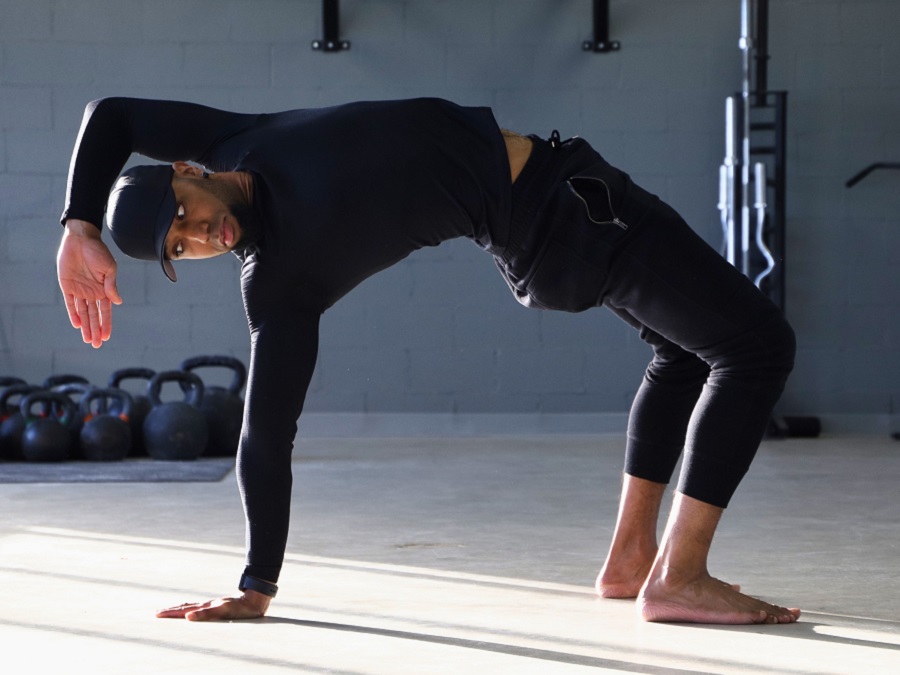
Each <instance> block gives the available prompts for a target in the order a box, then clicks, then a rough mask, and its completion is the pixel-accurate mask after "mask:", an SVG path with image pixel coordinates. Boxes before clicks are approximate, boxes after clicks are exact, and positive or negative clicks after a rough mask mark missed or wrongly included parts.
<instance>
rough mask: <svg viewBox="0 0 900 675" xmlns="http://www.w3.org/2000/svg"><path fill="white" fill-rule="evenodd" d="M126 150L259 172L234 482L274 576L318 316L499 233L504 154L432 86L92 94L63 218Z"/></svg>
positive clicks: (99, 198) (92, 199)
mask: <svg viewBox="0 0 900 675" xmlns="http://www.w3.org/2000/svg"><path fill="white" fill-rule="evenodd" d="M132 153H139V154H142V155H145V156H147V157H150V158H152V159H155V160H160V161H166V162H171V161H176V160H185V161H193V162H196V163H198V164H200V165H203V166H204V167H206V168H208V169H210V170H212V171H245V172H248V173H249V174H251V175H252V177H253V208H254V209H255V210H256V212H257V215H258V216H259V218H260V219H261V221H262V223H263V231H264V234H263V237H262V239H261V241H260V242H259V243H258V245H257V246H256V248H255V250H253V252H252V253H250V254H249V255H246V256H245V257H244V258H243V265H242V267H241V290H242V294H243V301H244V308H245V310H246V314H247V321H248V324H249V328H250V340H251V360H250V369H249V379H248V383H247V390H246V404H245V412H244V425H243V433H242V435H241V442H240V448H239V452H238V458H237V476H238V484H239V487H240V490H241V496H242V499H243V504H244V510H245V513H246V517H247V567H246V569H245V572H246V573H247V574H250V575H252V576H255V577H258V578H261V579H268V580H270V581H277V580H278V575H279V573H280V570H281V565H282V562H283V559H284V551H285V547H286V543H287V536H288V521H289V516H290V498H291V485H292V477H291V453H292V450H293V441H294V437H295V435H296V433H297V420H298V418H299V416H300V413H301V410H302V408H303V402H304V399H305V397H306V391H307V388H308V386H309V382H310V379H311V377H312V374H313V369H314V367H315V363H316V356H317V350H318V333H319V330H318V329H319V317H320V316H321V314H322V313H323V312H324V311H325V310H326V309H327V308H328V307H330V306H331V305H333V304H334V303H335V302H336V301H337V300H338V299H339V298H341V297H342V296H343V295H345V294H346V293H347V292H348V291H350V290H351V289H352V288H353V287H354V286H356V285H357V284H359V283H360V282H361V281H363V280H364V279H366V278H367V277H369V276H370V275H372V274H374V273H375V272H378V271H380V270H382V269H384V268H386V267H388V266H390V265H392V264H394V263H396V262H398V261H399V260H401V259H403V258H405V257H406V256H407V255H409V254H410V253H411V252H413V251H414V250H416V249H419V248H421V247H423V246H435V245H437V244H439V243H441V242H442V241H445V240H447V239H451V238H455V237H469V238H472V239H474V240H475V241H476V242H477V243H478V244H479V245H480V246H482V247H483V248H485V249H488V250H492V251H493V250H495V249H497V248H498V247H502V246H503V245H504V243H505V239H506V236H507V230H508V227H509V213H510V191H511V188H510V168H509V161H508V157H507V154H506V147H505V144H504V142H503V138H502V136H501V134H500V131H499V129H498V127H497V124H496V122H495V121H494V118H493V115H492V114H491V112H490V110H489V109H487V108H466V107H460V106H457V105H455V104H452V103H449V102H447V101H442V100H439V99H414V100H408V101H382V102H364V103H350V104H346V105H341V106H336V107H330V108H322V109H304V110H293V111H288V112H282V113H274V114H240V113H232V112H226V111H222V110H216V109H213V108H208V107H204V106H200V105H196V104H191V103H179V102H170V101H151V100H141V99H127V98H108V99H101V100H99V101H94V102H92V103H90V104H89V105H88V106H87V108H86V110H85V115H84V119H83V122H82V126H81V130H80V132H79V136H78V140H77V142H76V145H75V150H74V152H73V155H72V162H71V165H70V168H69V182H68V189H67V195H66V207H65V211H64V212H63V222H65V220H66V219H67V218H77V219H81V220H86V221H88V222H91V223H93V224H94V225H96V226H97V227H100V226H101V223H102V219H103V213H104V209H105V205H106V200H107V197H108V194H109V190H110V188H111V186H112V184H113V183H114V181H115V179H116V177H117V176H118V174H119V172H120V171H121V169H122V167H123V166H124V164H125V162H126V161H127V160H128V158H129V157H130V156H131V154H132Z"/></svg>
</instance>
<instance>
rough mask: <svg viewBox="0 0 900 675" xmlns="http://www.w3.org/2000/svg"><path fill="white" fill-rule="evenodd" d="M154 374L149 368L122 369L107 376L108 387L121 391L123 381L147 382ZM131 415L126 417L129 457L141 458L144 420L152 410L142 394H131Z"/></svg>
mask: <svg viewBox="0 0 900 675" xmlns="http://www.w3.org/2000/svg"><path fill="white" fill-rule="evenodd" d="M155 374H156V373H155V372H153V371H152V370H150V369H149V368H122V369H121V370H117V371H115V372H114V373H113V374H112V375H110V376H109V386H110V387H114V388H118V389H121V388H122V387H121V383H122V382H123V381H124V380H131V379H137V380H146V381H147V382H149V381H150V380H151V379H152V378H153V376H154V375H155ZM131 400H132V404H131V414H130V415H129V416H128V420H129V421H128V425H129V426H130V427H131V456H132V457H143V456H146V455H147V448H146V446H145V444H144V420H145V419H147V414H148V413H149V412H150V409H151V408H153V404H152V403H150V399H149V398H147V397H146V396H145V395H143V394H131Z"/></svg>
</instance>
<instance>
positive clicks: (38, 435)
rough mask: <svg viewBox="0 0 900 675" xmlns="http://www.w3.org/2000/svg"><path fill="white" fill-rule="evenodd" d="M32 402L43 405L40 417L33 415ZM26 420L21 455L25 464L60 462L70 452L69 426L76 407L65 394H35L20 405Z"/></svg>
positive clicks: (30, 395)
mask: <svg viewBox="0 0 900 675" xmlns="http://www.w3.org/2000/svg"><path fill="white" fill-rule="evenodd" d="M35 403H42V404H44V408H43V412H42V413H41V414H40V415H35V414H33V412H32V410H33V406H34V404H35ZM19 411H20V412H21V413H22V417H23V418H25V430H24V431H23V432H22V456H23V457H24V458H25V461H27V462H63V461H65V460H67V459H69V456H70V455H71V452H72V430H71V426H70V425H71V424H72V421H73V420H74V419H75V416H76V415H77V412H78V411H77V408H76V407H75V404H74V403H72V400H71V399H70V398H69V397H68V396H66V395H65V394H60V393H59V392H55V391H36V392H34V393H31V394H28V396H26V397H25V398H24V399H22V402H21V403H20V404H19Z"/></svg>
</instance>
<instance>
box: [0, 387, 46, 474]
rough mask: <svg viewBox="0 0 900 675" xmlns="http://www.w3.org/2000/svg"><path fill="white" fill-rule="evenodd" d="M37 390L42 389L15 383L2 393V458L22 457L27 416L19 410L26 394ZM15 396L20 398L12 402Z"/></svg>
mask: <svg viewBox="0 0 900 675" xmlns="http://www.w3.org/2000/svg"><path fill="white" fill-rule="evenodd" d="M36 391H41V388H40V387H38V386H36V385H32V384H14V385H12V386H10V387H7V388H6V389H4V390H3V392H2V393H0V458H3V459H11V460H21V459H22V432H23V431H25V418H24V417H23V416H22V413H21V411H20V410H19V403H20V402H21V401H22V399H23V398H24V397H25V396H28V395H29V394H32V393H34V392H36ZM14 397H19V398H18V399H16V401H15V403H12V402H11V400H12V399H13V398H14Z"/></svg>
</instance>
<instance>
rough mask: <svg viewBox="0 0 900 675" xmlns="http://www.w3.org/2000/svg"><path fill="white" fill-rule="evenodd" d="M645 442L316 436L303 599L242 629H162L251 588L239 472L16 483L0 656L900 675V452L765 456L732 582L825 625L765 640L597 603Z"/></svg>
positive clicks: (851, 448)
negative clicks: (619, 513)
mask: <svg viewBox="0 0 900 675" xmlns="http://www.w3.org/2000/svg"><path fill="white" fill-rule="evenodd" d="M623 445H624V441H623V439H622V438H621V436H614V435H612V436H593V437H591V436H584V435H581V436H543V437H532V438H529V439H516V438H510V437H494V438H452V439H441V438H417V439H409V438H407V439H385V438H375V439H368V440H360V439H336V438H331V439H321V440H305V441H301V442H300V443H299V445H298V449H297V457H296V462H295V465H294V473H295V483H294V485H295V488H294V495H295V496H294V516H293V526H292V536H291V540H290V542H289V548H288V557H287V561H286V564H285V567H284V571H283V573H282V577H281V580H280V585H281V592H280V594H279V597H278V598H277V600H276V601H275V603H273V605H272V607H271V609H270V615H269V616H268V617H266V618H265V619H262V620H259V621H253V622H243V623H240V622H235V623H218V624H192V623H188V622H186V621H180V620H161V619H156V618H154V616H153V611H154V610H155V609H157V608H159V607H163V606H168V605H172V604H177V603H180V602H183V601H187V600H193V599H207V598H210V597H217V596H219V595H221V594H227V593H231V592H232V589H233V588H234V587H235V585H236V582H237V578H238V576H239V574H240V572H241V569H242V566H243V560H242V553H243V524H242V523H243V515H242V511H241V505H240V501H239V498H238V493H237V489H236V487H235V484H234V474H233V473H232V474H229V476H228V477H227V478H226V479H225V480H223V481H222V482H220V483H146V484H54V485H51V484H30V485H21V484H5V485H0V514H2V518H0V584H2V588H3V593H2V595H0V663H2V664H3V671H4V672H9V673H11V672H22V670H21V668H25V667H27V669H28V672H46V671H42V670H41V668H42V667H46V668H47V669H50V668H58V669H59V671H61V672H65V673H67V674H69V673H81V672H91V673H94V674H97V673H116V674H121V673H167V674H171V673H188V672H191V673H195V674H196V673H213V672H215V673H223V674H225V675H227V674H228V673H238V672H240V673H254V674H255V673H283V672H289V671H290V672H303V673H347V674H351V673H352V674H363V673H366V674H368V673H379V674H380V673H385V674H390V675H402V674H406V673H410V674H412V673H414V674H416V675H421V674H426V673H427V674H430V673H452V674H454V675H456V674H460V673H466V674H468V675H480V674H482V673H489V674H491V675H494V674H499V673H515V674H516V675H519V674H529V673H542V674H544V673H551V674H556V673H559V674H561V675H567V674H569V673H573V674H574V673H582V672H583V673H755V674H759V673H779V674H780V673H853V674H859V673H865V674H866V675H870V674H881V673H884V674H888V673H900V609H898V603H900V585H898V582H897V579H898V572H897V568H898V565H897V562H898V559H900V536H898V535H900V499H898V492H897V487H896V486H897V484H898V483H900V442H896V441H892V440H890V439H888V438H873V437H841V438H821V439H815V440H788V441H768V442H766V443H765V444H764V445H763V447H762V449H761V451H760V454H759V456H758V459H757V461H756V463H755V464H754V467H753V469H752V470H751V473H750V475H749V476H748V478H747V479H746V480H745V482H744V484H743V485H742V486H741V489H740V490H739V492H738V494H737V495H736V497H735V499H734V500H733V502H732V506H731V508H730V509H729V510H728V512H727V513H726V516H725V519H724V520H723V523H722V525H721V527H720V531H719V534H718V537H717V541H716V544H715V546H714V553H713V558H712V560H711V564H710V569H711V571H712V572H713V573H714V574H716V575H718V576H720V577H721V578H724V579H727V580H729V581H731V582H737V583H740V584H742V586H743V587H744V590H745V591H747V592H748V593H751V594H754V595H757V596H759V597H762V598H764V599H766V600H770V601H773V602H778V603H779V604H784V605H788V606H798V607H801V608H802V609H803V610H804V615H803V618H802V620H801V621H800V622H799V623H797V624H794V625H787V626H752V627H715V626H696V625H676V624H670V625H664V624H647V623H644V622H641V621H639V620H638V619H636V617H635V613H634V605H633V603H632V602H629V601H615V600H600V599H597V598H595V597H594V595H593V593H592V588H591V587H592V584H593V581H594V576H595V575H596V573H597V570H598V568H599V566H600V563H601V561H602V560H603V557H604V554H605V552H606V548H607V546H608V542H609V537H610V534H611V527H612V524H613V520H614V517H615V509H616V501H617V496H618V484H619V467H620V465H621V455H622V450H623ZM0 471H2V466H0ZM19 663H21V664H23V665H22V666H21V667H20V669H10V668H9V667H7V666H8V665H9V664H19ZM26 664H27V665H26Z"/></svg>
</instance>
